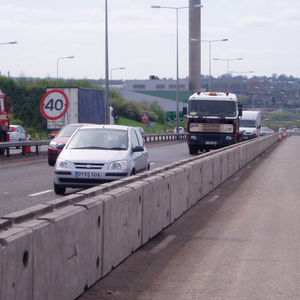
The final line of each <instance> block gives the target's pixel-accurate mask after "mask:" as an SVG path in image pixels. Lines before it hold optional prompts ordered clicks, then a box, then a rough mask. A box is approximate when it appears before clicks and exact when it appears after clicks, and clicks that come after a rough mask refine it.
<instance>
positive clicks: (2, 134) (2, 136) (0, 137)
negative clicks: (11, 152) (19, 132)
mask: <svg viewBox="0 0 300 300" xmlns="http://www.w3.org/2000/svg"><path fill="white" fill-rule="evenodd" d="M0 142H1V143H5V142H6V133H5V132H0ZM4 153H5V148H0V155H3V154H4Z"/></svg>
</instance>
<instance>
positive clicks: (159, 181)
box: [142, 174, 171, 244]
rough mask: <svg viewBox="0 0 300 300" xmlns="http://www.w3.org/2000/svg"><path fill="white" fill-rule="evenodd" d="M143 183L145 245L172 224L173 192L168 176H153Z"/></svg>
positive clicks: (143, 233) (143, 236) (143, 241)
mask: <svg viewBox="0 0 300 300" xmlns="http://www.w3.org/2000/svg"><path fill="white" fill-rule="evenodd" d="M142 182H143V187H142V189H143V197H142V201H143V213H142V222H143V224H142V243H143V244H144V243H146V242H147V241H148V240H149V239H151V238H152V237H154V236H155V235H156V234H158V233H159V232H160V231H162V230H163V229H164V228H165V227H167V226H168V225H169V224H170V218H171V217H170V216H171V191H170V177H169V176H167V175H166V174H161V175H156V176H152V177H149V178H147V179H144V180H142Z"/></svg>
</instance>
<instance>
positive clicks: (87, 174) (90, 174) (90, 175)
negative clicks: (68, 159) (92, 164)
mask: <svg viewBox="0 0 300 300" xmlns="http://www.w3.org/2000/svg"><path fill="white" fill-rule="evenodd" d="M75 177H77V178H78V177H84V178H99V177H101V173H100V172H91V171H75Z"/></svg>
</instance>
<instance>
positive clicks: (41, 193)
mask: <svg viewBox="0 0 300 300" xmlns="http://www.w3.org/2000/svg"><path fill="white" fill-rule="evenodd" d="M50 192H53V190H46V191H42V192H39V193H36V194H31V195H28V196H29V197H35V196H39V195H43V194H47V193H50Z"/></svg>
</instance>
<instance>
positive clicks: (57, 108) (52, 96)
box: [41, 89, 69, 120]
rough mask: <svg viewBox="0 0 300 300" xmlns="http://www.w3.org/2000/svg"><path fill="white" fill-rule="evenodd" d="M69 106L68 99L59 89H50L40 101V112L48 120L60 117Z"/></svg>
mask: <svg viewBox="0 0 300 300" xmlns="http://www.w3.org/2000/svg"><path fill="white" fill-rule="evenodd" d="M68 107H69V99H68V97H67V95H66V94H65V93H64V92H63V91H61V90H57V89H54V90H51V91H49V92H47V93H46V94H45V95H44V97H43V99H42V102H41V112H42V114H43V116H44V117H45V118H46V119H48V120H57V119H59V118H61V117H62V116H63V115H64V114H65V113H66V111H67V110H68Z"/></svg>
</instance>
